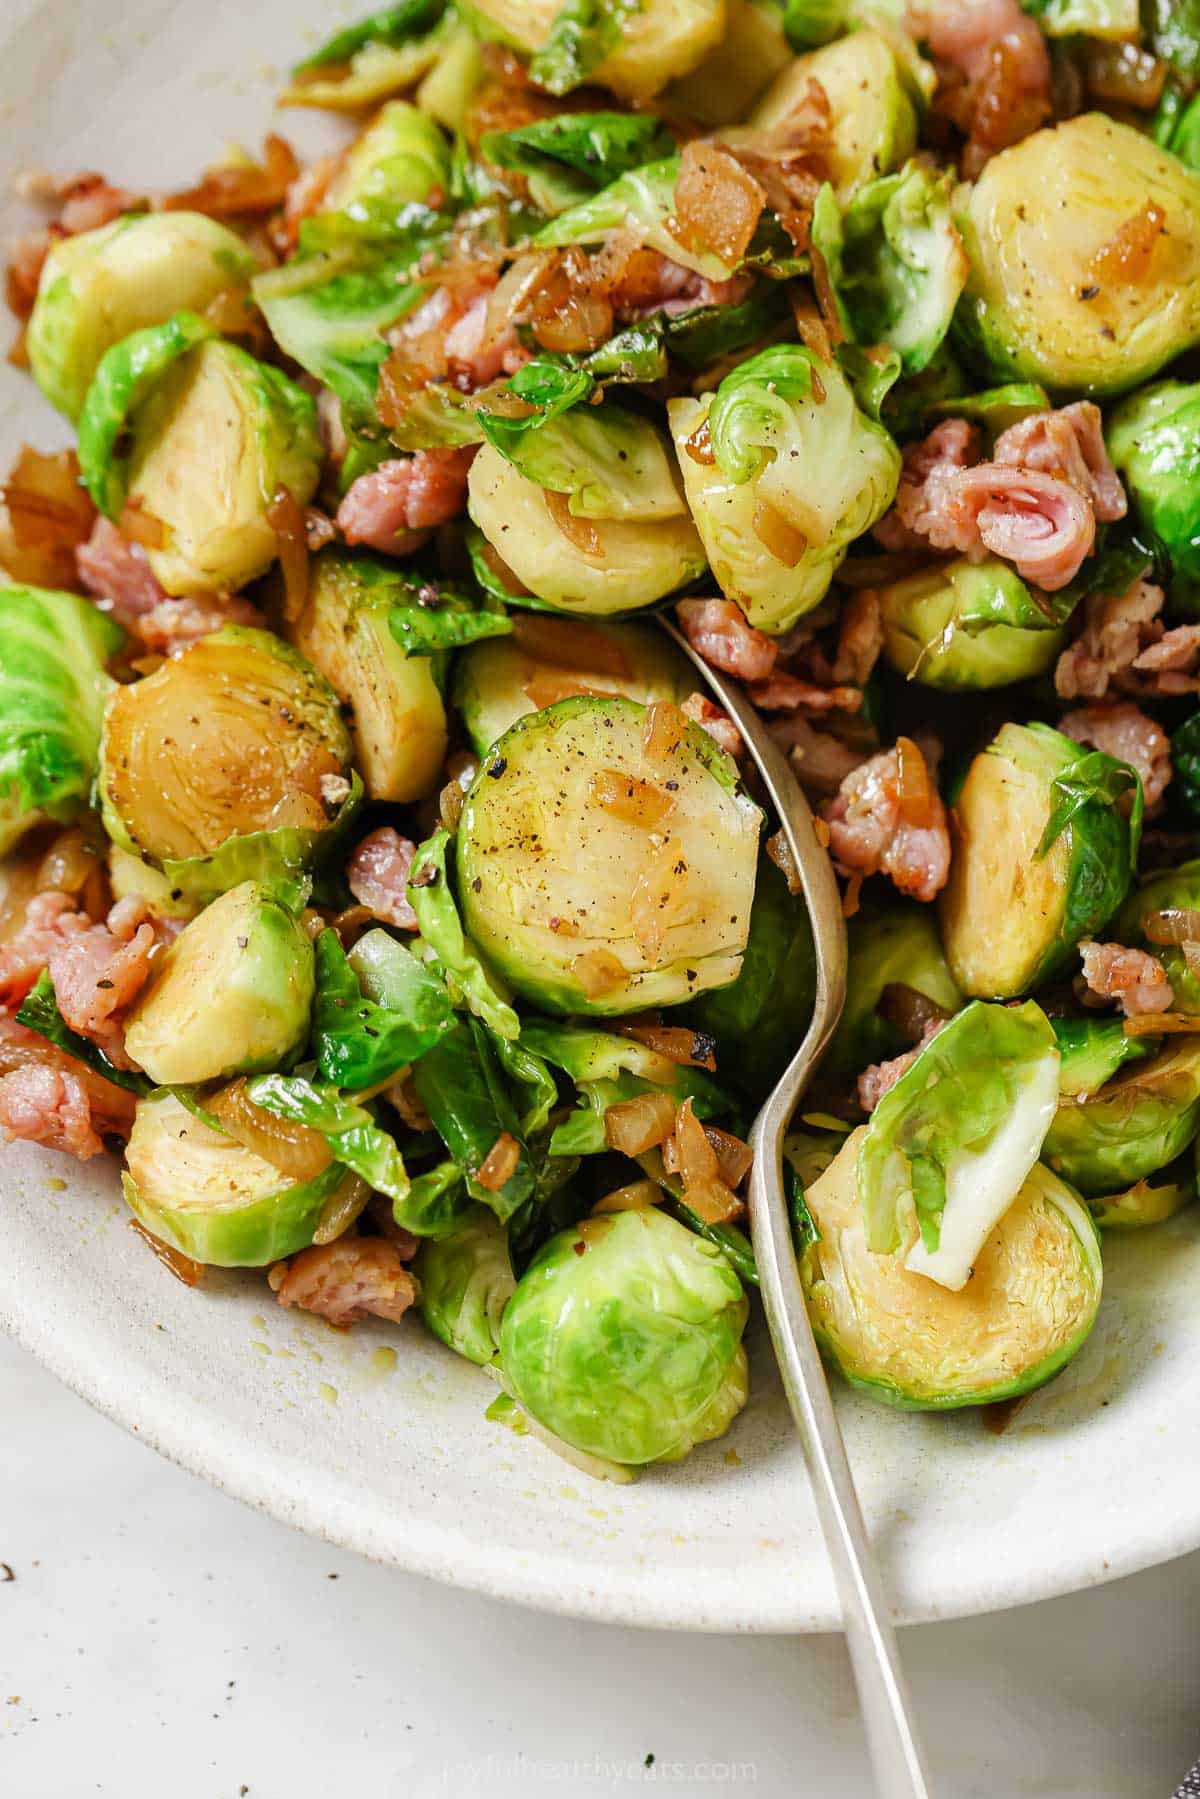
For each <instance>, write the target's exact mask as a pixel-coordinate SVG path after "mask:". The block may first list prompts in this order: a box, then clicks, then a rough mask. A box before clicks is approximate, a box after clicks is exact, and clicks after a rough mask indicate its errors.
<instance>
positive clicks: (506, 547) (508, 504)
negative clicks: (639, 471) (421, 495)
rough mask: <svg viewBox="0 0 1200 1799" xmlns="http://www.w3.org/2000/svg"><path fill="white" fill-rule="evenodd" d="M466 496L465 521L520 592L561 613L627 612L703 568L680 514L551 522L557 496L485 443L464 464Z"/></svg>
mask: <svg viewBox="0 0 1200 1799" xmlns="http://www.w3.org/2000/svg"><path fill="white" fill-rule="evenodd" d="M468 493H469V502H468V509H469V511H470V514H471V517H472V519H473V520H474V521H475V523H476V524H477V525H478V526H479V528H480V530H481V531H482V532H483V534H484V536H485V537H486V538H487V540H488V542H489V543H490V544H491V545H492V547H493V549H494V550H495V551H496V552H497V554H498V555H499V556H501V557H502V558H503V560H504V562H505V563H506V564H507V566H508V567H509V568H511V570H512V571H513V573H514V575H516V577H517V579H518V580H519V581H520V582H521V583H522V585H523V586H524V587H525V588H526V590H527V591H528V592H529V593H532V594H535V595H536V596H537V598H538V599H540V600H544V601H545V602H546V603H547V604H548V605H551V606H557V607H561V608H562V610H563V611H566V612H585V613H589V614H595V615H598V616H605V615H606V614H608V613H613V612H634V611H636V610H637V609H638V608H639V607H640V606H650V605H653V603H654V601H655V600H661V599H662V598H663V596H664V595H665V594H668V593H673V592H674V591H675V589H676V588H678V587H682V586H684V585H685V583H687V582H688V581H694V580H695V579H696V577H697V576H698V575H700V574H701V573H702V572H703V569H704V546H703V545H702V544H701V542H700V538H699V537H698V535H697V533H696V528H695V526H694V525H693V524H692V521H691V519H690V518H688V516H687V514H686V512H685V513H683V514H681V516H679V517H676V518H660V519H656V520H653V521H649V522H641V521H630V520H626V519H619V518H618V519H596V520H587V521H583V520H580V522H579V524H578V525H577V526H574V527H572V526H570V524H569V522H568V521H569V518H570V514H569V513H568V514H567V517H566V518H562V517H561V516H556V512H555V508H554V506H553V505H552V502H553V501H554V500H555V499H557V498H558V497H559V496H557V495H555V494H552V493H548V492H547V491H546V489H545V488H542V487H539V486H538V485H537V483H536V482H534V481H528V480H526V478H525V476H524V475H522V474H520V473H519V471H518V470H517V469H515V468H514V467H513V466H512V464H511V463H510V462H509V461H507V460H506V458H505V457H503V456H502V455H501V454H500V452H499V450H497V449H495V448H494V447H493V446H492V445H491V444H484V446H483V448H482V449H481V450H480V451H479V453H478V455H477V456H476V457H475V460H474V461H473V462H472V464H471V473H470V476H469V478H468ZM563 510H564V512H566V506H565V503H564V507H563Z"/></svg>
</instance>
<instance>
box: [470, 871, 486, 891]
mask: <svg viewBox="0 0 1200 1799" xmlns="http://www.w3.org/2000/svg"><path fill="white" fill-rule="evenodd" d="M471 892H472V893H482V892H483V876H482V875H476V876H475V879H474V880H473V881H472V882H471Z"/></svg>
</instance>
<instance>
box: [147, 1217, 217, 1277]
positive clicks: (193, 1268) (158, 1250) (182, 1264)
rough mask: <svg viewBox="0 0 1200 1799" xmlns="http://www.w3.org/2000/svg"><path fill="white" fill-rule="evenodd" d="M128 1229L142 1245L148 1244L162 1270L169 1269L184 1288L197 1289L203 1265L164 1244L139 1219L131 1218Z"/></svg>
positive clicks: (202, 1274)
mask: <svg viewBox="0 0 1200 1799" xmlns="http://www.w3.org/2000/svg"><path fill="white" fill-rule="evenodd" d="M129 1228H130V1229H131V1230H134V1231H136V1232H137V1234H138V1236H139V1237H140V1238H141V1239H142V1242H143V1243H148V1244H149V1245H150V1247H151V1249H152V1250H153V1251H154V1253H155V1255H156V1256H157V1257H158V1259H159V1261H160V1262H161V1263H162V1265H163V1267H164V1268H169V1269H170V1271H171V1273H172V1274H173V1275H174V1276H175V1279H176V1280H177V1281H182V1282H183V1284H184V1286H185V1287H198V1286H199V1285H200V1282H201V1281H202V1280H203V1279H204V1263H203V1262H194V1261H193V1260H192V1258H191V1256H185V1255H184V1253H183V1251H182V1250H180V1249H174V1248H173V1247H172V1246H171V1244H169V1243H164V1242H163V1240H162V1238H161V1237H156V1236H155V1235H154V1232H153V1231H148V1230H147V1229H146V1227H145V1225H144V1224H143V1223H142V1221H141V1219H140V1218H131V1219H130V1220H129Z"/></svg>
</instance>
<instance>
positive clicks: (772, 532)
mask: <svg viewBox="0 0 1200 1799" xmlns="http://www.w3.org/2000/svg"><path fill="white" fill-rule="evenodd" d="M754 535H755V536H756V537H757V538H758V541H759V543H761V545H762V546H763V549H764V550H766V551H767V552H768V554H770V555H772V556H774V558H775V560H776V562H782V563H783V566H784V567H785V568H795V567H796V565H797V563H798V562H799V561H800V559H801V557H802V556H803V555H804V552H805V551H806V550H807V548H808V539H807V537H805V535H804V533H803V531H797V529H796V527H795V526H794V525H792V524H789V522H788V520H787V519H785V518H784V516H783V514H782V513H781V512H777V511H776V510H775V508H774V506H772V505H771V504H770V502H769V501H767V500H763V499H759V500H756V502H755V506H754Z"/></svg>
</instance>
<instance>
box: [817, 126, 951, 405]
mask: <svg viewBox="0 0 1200 1799" xmlns="http://www.w3.org/2000/svg"><path fill="white" fill-rule="evenodd" d="M812 239H813V246H814V248H815V249H816V250H817V251H818V252H819V253H820V254H821V255H822V256H823V257H824V259H825V267H826V270H827V271H828V274H829V279H830V283H831V285H832V289H833V294H834V298H835V301H836V303H837V308H838V312H839V314H840V315H841V320H842V324H843V328H844V329H845V331H846V335H847V336H848V337H849V338H850V339H851V341H852V342H855V343H860V344H883V343H886V344H889V345H890V346H891V348H892V349H893V350H895V351H896V352H897V353H898V354H899V356H900V358H901V363H902V365H903V369H904V373H905V374H906V375H915V374H919V373H920V371H921V370H922V369H924V368H927V367H928V366H929V364H930V363H931V362H932V361H933V358H934V356H935V355H936V354H937V352H938V349H939V348H940V347H941V343H942V340H943V338H944V337H945V335H946V333H947V331H948V330H949V329H950V321H951V319H952V318H953V316H954V308H955V306H956V305H957V304H958V296H959V294H961V292H962V290H963V287H964V285H965V284H966V279H967V273H968V263H967V256H966V251H965V250H964V249H963V247H962V239H961V238H960V237H959V235H958V231H957V229H956V227H955V225H954V222H953V220H952V219H951V217H950V176H949V175H935V174H933V173H932V172H931V171H930V170H929V169H927V168H925V167H924V166H923V165H922V164H921V163H916V162H910V163H906V164H905V166H904V168H903V169H902V170H901V171H900V173H899V174H898V175H885V176H883V177H882V179H880V180H878V181H868V182H867V183H866V184H865V186H863V187H861V188H860V189H859V190H858V192H857V193H856V194H855V195H854V197H853V198H852V199H851V200H850V201H849V203H848V204H847V206H846V209H845V212H844V213H841V212H839V210H838V203H837V200H836V199H835V197H834V193H833V189H832V188H831V187H824V188H822V190H821V192H820V194H819V195H818V196H817V205H816V210H815V212H814V214H813V224H812Z"/></svg>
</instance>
